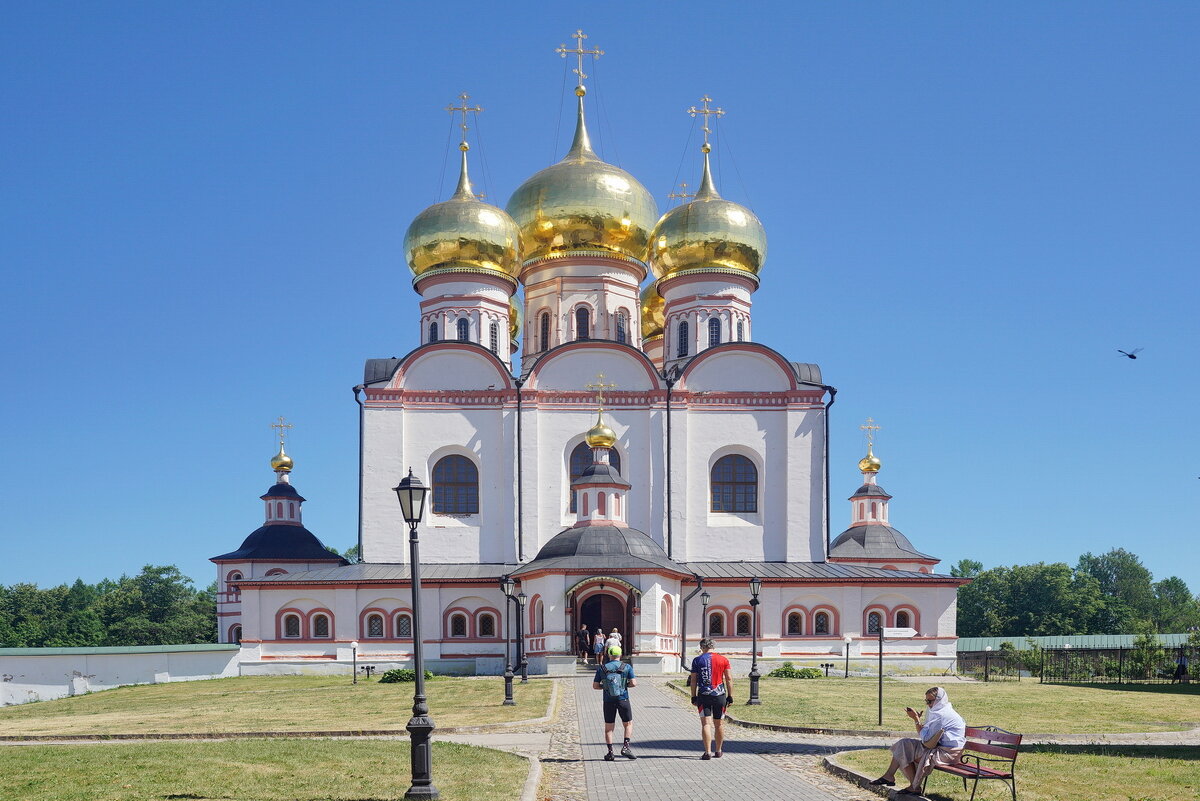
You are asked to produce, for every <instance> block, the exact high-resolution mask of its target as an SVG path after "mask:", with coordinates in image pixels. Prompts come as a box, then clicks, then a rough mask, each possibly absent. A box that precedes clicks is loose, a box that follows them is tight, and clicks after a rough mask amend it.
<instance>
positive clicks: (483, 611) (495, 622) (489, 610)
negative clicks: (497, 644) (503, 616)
mask: <svg viewBox="0 0 1200 801" xmlns="http://www.w3.org/2000/svg"><path fill="white" fill-rule="evenodd" d="M483 615H491V616H492V636H491V637H487V636H484V635H483V634H480V633H479V629H480V626H479V619H480V618H481V617H482V616H483ZM475 632H476V634H477V639H482V640H499V639H503V637H501V636H500V610H499V609H497V608H496V607H494V606H481V607H479V608H478V609H476V610H475Z"/></svg>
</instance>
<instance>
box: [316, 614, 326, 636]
mask: <svg viewBox="0 0 1200 801" xmlns="http://www.w3.org/2000/svg"><path fill="white" fill-rule="evenodd" d="M313 636H314V637H328V636H329V618H328V617H327V616H325V615H317V616H316V617H314V618H313Z"/></svg>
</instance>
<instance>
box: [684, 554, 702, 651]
mask: <svg viewBox="0 0 1200 801" xmlns="http://www.w3.org/2000/svg"><path fill="white" fill-rule="evenodd" d="M692 578H694V579H695V580H696V589H694V590H692V592H691V595H689V596H688V597H686V598H684V599H683V603H682V604H680V605H679V606H680V609H679V667H681V668H683V667H684V665H683V660H684V659H685V658H686V657H687V605H688V601H690V600H692V599H693V598H695V597H696V593H698V592H700V591H701V590H702V589H704V577H703V576H701V575H700V574H699V573H693V574H692ZM684 669H685V670H686V669H687V668H684Z"/></svg>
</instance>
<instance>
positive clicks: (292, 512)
mask: <svg viewBox="0 0 1200 801" xmlns="http://www.w3.org/2000/svg"><path fill="white" fill-rule="evenodd" d="M295 516H296V503H295V501H288V520H291V519H292V518H293V517H295Z"/></svg>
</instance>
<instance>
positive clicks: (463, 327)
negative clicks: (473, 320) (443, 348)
mask: <svg viewBox="0 0 1200 801" xmlns="http://www.w3.org/2000/svg"><path fill="white" fill-rule="evenodd" d="M454 325H455V326H456V327H457V328H458V341H459V342H466V341H467V340H468V339H470V334H471V329H470V325H469V324H468V323H467V319H466V318H465V317H460V318H458V322H457V323H455V324H454Z"/></svg>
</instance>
